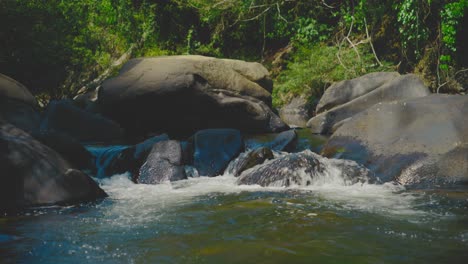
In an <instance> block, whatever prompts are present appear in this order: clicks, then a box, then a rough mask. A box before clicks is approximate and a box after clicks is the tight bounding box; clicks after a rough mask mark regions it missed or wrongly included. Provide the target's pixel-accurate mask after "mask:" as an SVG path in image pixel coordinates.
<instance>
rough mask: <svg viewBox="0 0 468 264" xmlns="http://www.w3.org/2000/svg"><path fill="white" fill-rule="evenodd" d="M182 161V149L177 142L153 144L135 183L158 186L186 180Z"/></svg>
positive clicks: (167, 141) (168, 141)
mask: <svg viewBox="0 0 468 264" xmlns="http://www.w3.org/2000/svg"><path fill="white" fill-rule="evenodd" d="M182 159H183V157H182V148H181V146H180V143H179V142H178V141H176V140H166V141H161V142H158V143H156V144H154V146H153V148H152V149H151V152H150V154H149V155H148V157H147V158H146V161H145V163H144V164H143V166H141V168H140V174H139V176H138V179H137V182H138V183H144V184H159V183H163V182H170V181H171V182H172V181H179V180H183V179H187V176H186V175H185V169H184V166H183V164H182Z"/></svg>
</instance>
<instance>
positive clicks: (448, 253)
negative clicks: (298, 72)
mask: <svg viewBox="0 0 468 264" xmlns="http://www.w3.org/2000/svg"><path fill="white" fill-rule="evenodd" d="M101 184H102V187H103V188H104V189H105V190H106V191H107V192H108V194H109V195H110V197H109V198H108V199H106V200H104V201H103V202H101V203H98V204H91V205H83V206H80V207H69V208H60V207H56V208H41V209H38V210H35V211H31V212H29V213H27V214H25V215H23V216H19V217H9V218H0V259H1V261H0V262H5V263H18V262H21V263H83V262H85V263H240V262H243V263H465V262H466V257H468V250H467V249H468V210H467V209H468V208H467V207H468V192H466V190H464V191H459V190H450V191H424V192H422V191H409V190H405V189H404V188H403V187H401V186H397V185H392V184H385V185H371V184H356V185H352V186H343V185H342V184H339V183H337V182H334V181H329V182H320V183H316V184H315V185H313V186H308V187H306V188H291V189H285V188H261V187H259V186H236V185H235V178H234V177H232V176H229V175H225V176H221V177H215V178H205V177H200V178H194V179H190V180H186V181H180V182H176V183H173V185H169V184H167V185H157V186H152V185H136V184H133V183H132V182H131V181H130V180H129V179H128V178H127V176H126V175H118V176H114V177H112V178H111V179H106V180H102V182H101Z"/></svg>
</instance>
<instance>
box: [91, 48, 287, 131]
mask: <svg viewBox="0 0 468 264" xmlns="http://www.w3.org/2000/svg"><path fill="white" fill-rule="evenodd" d="M271 90H272V81H271V79H270V77H269V75H268V71H267V70H266V69H265V68H264V67H263V66H262V65H261V64H259V63H249V62H244V61H238V60H227V59H216V58H210V57H203V56H168V57H154V58H140V59H133V60H130V61H129V62H127V63H126V64H125V65H124V67H123V68H122V70H121V71H120V74H119V76H117V77H115V78H112V79H109V80H106V81H105V82H104V83H103V84H102V88H101V89H100V90H99V99H98V103H99V107H100V109H102V111H103V113H104V114H105V115H106V116H109V117H111V118H112V119H114V120H115V121H117V122H118V123H119V124H121V125H122V126H123V127H124V128H125V129H126V131H128V132H129V133H130V134H131V135H134V136H138V135H144V134H146V133H148V132H166V133H169V134H170V135H182V136H188V135H190V134H192V133H194V132H196V131H198V130H200V129H206V128H219V127H228V128H236V129H239V130H242V131H245V132H276V131H281V130H285V129H286V128H287V126H286V125H285V124H284V123H283V122H282V121H281V120H280V119H279V117H278V116H276V115H275V114H274V113H273V112H272V110H271V109H270V106H271V94H270V92H271Z"/></svg>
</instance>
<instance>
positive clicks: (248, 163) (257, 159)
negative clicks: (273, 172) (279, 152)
mask: <svg viewBox="0 0 468 264" xmlns="http://www.w3.org/2000/svg"><path fill="white" fill-rule="evenodd" d="M273 158H274V155H273V152H272V151H271V149H269V148H266V147H261V148H258V149H255V150H250V151H247V152H245V153H242V154H240V155H239V157H238V158H237V159H235V160H234V161H232V162H231V163H230V164H229V166H228V168H227V171H228V173H230V174H232V175H234V176H236V177H237V176H239V175H240V174H241V173H242V172H243V171H245V170H248V169H250V168H252V167H254V166H256V165H259V164H262V163H263V162H265V160H270V159H273Z"/></svg>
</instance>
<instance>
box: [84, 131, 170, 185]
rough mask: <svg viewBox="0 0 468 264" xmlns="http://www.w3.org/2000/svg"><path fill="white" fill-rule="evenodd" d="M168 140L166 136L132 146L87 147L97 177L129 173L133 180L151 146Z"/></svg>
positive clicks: (155, 137) (152, 138)
mask: <svg viewBox="0 0 468 264" xmlns="http://www.w3.org/2000/svg"><path fill="white" fill-rule="evenodd" d="M165 140H169V137H168V136H167V135H166V134H163V135H159V136H154V137H151V138H149V139H147V140H145V141H143V142H141V143H139V144H136V145H133V146H122V145H114V146H107V147H91V146H90V147H88V150H90V151H91V153H92V154H93V156H94V157H95V159H96V167H97V168H98V172H97V175H96V176H97V177H99V178H103V177H110V176H112V175H115V174H122V173H126V172H130V174H131V175H132V178H133V179H134V180H135V179H136V176H137V175H138V170H139V169H140V167H141V165H142V164H143V162H144V161H145V159H146V157H147V156H148V154H149V153H150V151H151V149H152V148H153V145H154V144H156V143H157V142H160V141H165Z"/></svg>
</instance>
